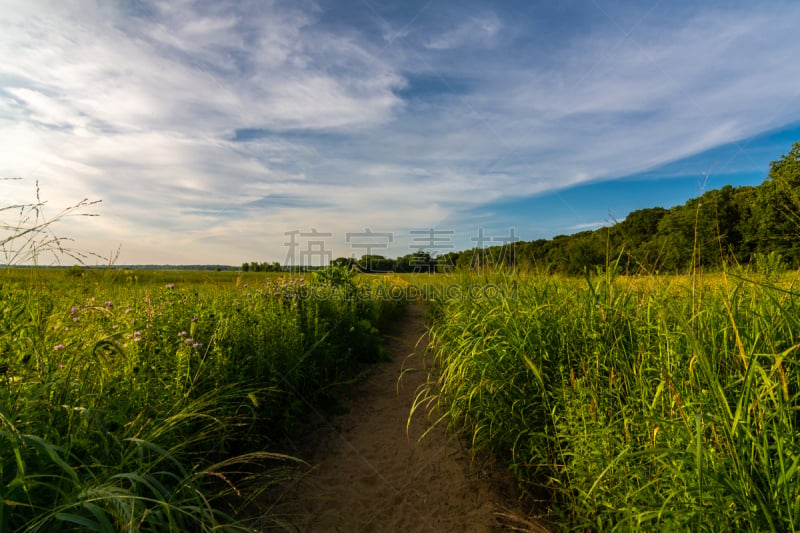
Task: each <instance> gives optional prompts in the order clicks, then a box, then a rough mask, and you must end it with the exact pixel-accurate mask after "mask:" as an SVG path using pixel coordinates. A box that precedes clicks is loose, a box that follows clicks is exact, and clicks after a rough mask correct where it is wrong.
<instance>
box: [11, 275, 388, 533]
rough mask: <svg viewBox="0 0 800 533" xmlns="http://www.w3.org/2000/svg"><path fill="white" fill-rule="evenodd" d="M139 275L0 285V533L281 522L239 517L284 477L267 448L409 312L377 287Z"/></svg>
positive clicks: (371, 356)
mask: <svg viewBox="0 0 800 533" xmlns="http://www.w3.org/2000/svg"><path fill="white" fill-rule="evenodd" d="M221 274H222V273H221ZM148 276H150V277H160V276H163V274H150V275H148V274H147V273H137V274H132V273H124V272H123V273H120V272H116V271H108V272H106V273H102V272H96V271H92V272H84V271H81V270H80V269H70V270H18V269H11V270H6V271H3V272H0V295H2V299H0V318H1V320H0V481H1V483H0V531H48V532H49V531H73V530H74V531H78V530H80V531H86V530H88V531H120V530H127V531H218V530H226V531H236V530H246V529H247V527H248V526H252V525H253V523H256V522H257V523H258V524H259V526H260V527H265V526H268V525H270V524H271V523H277V521H278V520H279V518H280V517H277V516H273V517H271V516H270V515H269V513H268V512H267V511H264V513H262V516H258V517H257V521H256V520H254V521H252V523H251V521H248V517H247V516H244V515H242V514H241V511H242V509H244V508H248V509H250V512H251V513H252V512H253V511H252V509H253V507H252V505H253V502H255V501H262V500H263V498H261V499H258V494H259V493H260V492H263V491H271V490H272V489H273V488H274V487H276V486H280V485H281V484H282V483H285V482H287V479H288V478H291V469H292V465H293V464H296V463H295V461H294V460H293V459H291V458H290V457H287V456H285V455H282V454H280V453H276V452H275V450H278V449H279V448H277V446H278V444H277V443H279V441H280V440H281V439H282V438H283V437H284V436H285V435H287V434H288V433H289V432H291V431H292V429H293V428H294V427H295V426H296V425H297V423H298V422H300V421H302V420H303V417H304V416H305V414H306V413H307V412H308V410H309V409H312V408H313V409H324V408H325V407H326V406H329V405H332V404H333V403H334V402H335V401H336V391H337V387H338V385H339V384H345V383H348V382H350V380H351V378H352V376H353V375H354V373H356V372H358V371H359V365H361V364H362V363H366V362H372V361H376V360H379V359H380V358H381V357H382V353H381V349H380V342H379V341H380V339H379V336H378V329H377V327H378V326H379V325H380V324H381V322H382V321H385V320H388V319H389V318H390V317H391V316H392V315H393V314H394V313H396V312H397V311H398V310H399V308H400V306H401V305H402V302H401V301H392V300H386V299H380V298H377V297H375V294H374V293H375V290H376V288H378V287H380V286H381V285H380V284H381V283H383V282H382V281H381V280H377V281H376V282H375V283H372V284H370V283H361V282H359V281H358V280H354V279H348V280H345V281H346V285H347V287H345V286H344V285H345V283H344V281H342V280H337V282H336V283H334V282H333V281H331V280H325V279H314V280H310V279H309V280H306V279H303V278H289V277H275V276H266V275H262V276H258V277H255V276H247V277H242V278H238V279H236V280H231V279H230V276H229V275H228V274H225V276H224V282H221V283H214V282H213V279H212V278H211V277H208V278H204V279H203V280H194V281H189V282H182V281H169V282H167V283H163V281H164V280H163V279H161V283H159V284H155V283H152V280H150V279H149V277H148ZM211 276H213V274H212V275H211ZM148 280H149V281H148ZM348 287H350V288H356V287H357V288H358V289H359V291H358V293H357V294H355V293H351V292H348V291H347V289H348ZM250 530H252V528H250Z"/></svg>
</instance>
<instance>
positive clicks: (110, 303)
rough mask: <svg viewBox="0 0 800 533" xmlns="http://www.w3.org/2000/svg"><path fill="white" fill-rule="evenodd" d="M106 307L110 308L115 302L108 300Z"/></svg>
mask: <svg viewBox="0 0 800 533" xmlns="http://www.w3.org/2000/svg"><path fill="white" fill-rule="evenodd" d="M106 307H108V308H111V307H114V302H106Z"/></svg>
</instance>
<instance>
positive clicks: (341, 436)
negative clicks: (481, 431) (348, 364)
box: [287, 305, 516, 532]
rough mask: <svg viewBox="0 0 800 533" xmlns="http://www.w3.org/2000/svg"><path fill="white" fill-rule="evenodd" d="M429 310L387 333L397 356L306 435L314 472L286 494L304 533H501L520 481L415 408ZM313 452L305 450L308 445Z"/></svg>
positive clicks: (414, 312)
mask: <svg viewBox="0 0 800 533" xmlns="http://www.w3.org/2000/svg"><path fill="white" fill-rule="evenodd" d="M426 344H427V341H426V338H425V324H424V308H423V306H422V305H410V306H409V309H408V311H407V315H406V316H405V317H403V318H400V319H398V321H397V323H396V324H395V326H394V328H392V329H391V330H390V331H389V332H388V334H387V335H386V337H385V341H384V346H385V348H386V349H387V351H388V352H389V353H390V355H391V357H392V360H391V362H387V363H381V364H378V365H376V366H375V368H374V373H373V374H372V375H371V376H370V377H369V378H368V379H367V380H366V381H365V382H364V383H363V384H361V385H360V386H358V388H357V390H356V391H354V393H353V396H352V398H351V399H350V400H349V401H348V402H347V403H346V406H347V408H348V409H349V412H348V413H347V414H346V415H342V416H337V417H334V419H333V420H332V422H325V423H320V425H319V426H318V427H317V428H316V429H315V430H313V431H312V432H310V433H309V434H308V435H307V436H306V437H304V438H303V441H304V444H303V445H301V446H300V449H299V450H298V451H297V453H298V455H299V456H300V457H302V458H303V459H305V460H307V461H308V462H309V463H310V464H311V465H313V469H312V470H311V471H310V472H309V474H308V475H307V476H306V478H305V479H304V481H303V482H302V483H301V484H300V485H298V487H297V488H296V490H294V491H293V493H292V494H291V495H289V497H288V498H287V499H288V500H289V501H292V502H293V503H292V505H291V507H292V510H291V514H292V515H293V516H292V517H291V518H290V521H291V523H292V524H294V526H295V527H296V528H297V530H299V531H344V532H356V531H358V532H372V531H375V532H377V531H381V532H382V531H404V532H414V531H495V530H499V529H501V528H502V525H501V521H500V519H498V517H497V516H496V512H498V511H503V510H508V509H509V508H510V507H514V506H515V504H516V498H515V489H514V483H513V481H512V479H511V477H510V475H509V474H508V472H506V471H504V470H503V469H501V468H498V467H494V466H492V465H491V464H487V463H483V464H478V463H477V462H473V463H472V464H471V461H470V459H469V455H468V453H466V452H465V451H464V450H463V449H462V447H461V446H460V445H459V442H458V440H457V439H454V438H448V437H446V436H445V433H444V428H443V427H437V428H435V429H434V430H433V431H431V432H430V433H429V434H428V435H427V436H426V437H425V439H424V440H422V442H421V443H420V444H419V445H416V444H417V439H418V437H419V436H420V435H422V433H423V432H424V431H425V429H426V421H425V415H424V414H420V415H415V416H414V418H413V419H412V422H411V426H410V433H409V434H408V435H407V434H406V423H407V420H408V414H409V411H410V408H411V405H412V402H413V400H414V396H415V393H416V390H417V387H418V386H419V385H420V384H421V383H423V382H424V380H425V378H426V373H425V372H411V373H406V374H405V375H404V377H403V379H402V380H401V381H400V382H399V384H398V377H399V376H400V373H401V370H402V368H420V367H421V366H422V364H423V360H422V357H421V355H422V354H423V353H424V351H425V348H426ZM304 448H305V449H304Z"/></svg>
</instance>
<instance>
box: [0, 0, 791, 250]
mask: <svg viewBox="0 0 800 533" xmlns="http://www.w3.org/2000/svg"><path fill="white" fill-rule="evenodd" d="M2 4H3V7H2V9H0V35H1V36H2V37H0V57H3V58H4V60H3V61H2V62H0V145H1V146H3V147H4V150H3V155H2V157H0V175H2V176H21V177H24V178H27V182H25V184H24V185H23V184H20V183H19V182H13V183H12V182H6V183H3V184H2V187H3V193H2V196H0V197H1V198H8V199H9V200H11V199H14V200H19V199H21V197H23V196H24V195H25V194H28V193H29V191H30V190H31V188H32V181H33V180H34V179H40V181H41V182H42V185H43V192H44V194H45V195H47V194H50V195H52V196H51V198H53V201H59V202H65V203H66V202H71V201H73V200H75V199H80V198H83V197H86V196H89V197H93V198H103V200H104V204H103V205H104V208H103V209H104V210H103V212H102V216H101V217H99V218H98V219H93V220H91V224H90V225H89V226H87V228H86V229H85V230H83V231H84V232H85V233H83V234H85V235H87V236H88V237H87V238H90V240H91V242H93V243H96V244H97V245H98V246H100V248H101V249H107V248H110V247H111V246H110V245H109V243H112V242H120V243H123V244H124V248H123V250H125V251H124V253H125V254H130V255H123V257H122V260H123V261H126V262H139V261H143V262H148V261H153V262H164V261H173V262H180V261H188V262H203V261H208V262H217V261H215V260H214V259H213V258H214V257H215V254H224V255H225V257H226V258H230V259H226V260H227V261H229V262H233V263H235V262H237V261H240V260H243V259H245V258H248V257H254V256H256V255H257V256H259V257H260V256H264V257H267V256H269V257H270V258H271V259H280V258H279V257H277V256H279V255H281V254H282V253H283V252H284V251H285V249H284V248H283V246H282V239H283V238H284V237H283V235H282V232H283V231H287V230H291V229H300V228H308V227H311V226H310V225H311V224H316V225H317V227H320V228H331V230H332V231H335V232H336V233H337V234H340V235H343V234H344V233H345V232H347V231H354V230H358V229H359V228H361V229H363V228H364V227H372V228H374V229H375V230H376V231H379V230H381V229H383V230H386V228H395V229H397V231H401V230H400V229H398V228H408V227H411V226H416V227H424V226H434V225H436V224H438V223H441V222H442V221H449V223H455V219H454V216H456V214H457V213H460V212H465V210H466V209H468V208H470V207H475V206H480V205H484V204H488V203H491V202H495V201H500V200H504V199H508V198H512V197H518V196H520V195H530V194H538V193H542V192H546V191H550V190H553V189H558V188H564V187H567V186H571V185H575V184H580V183H586V182H591V181H598V180H603V179H610V178H615V177H619V176H624V175H628V174H632V173H636V172H641V171H643V170H646V169H649V168H654V167H657V166H659V165H662V164H664V163H668V162H670V161H675V160H677V159H680V158H683V157H686V156H689V155H692V154H696V153H698V152H701V151H703V150H706V149H709V148H713V147H715V146H719V145H720V144H724V143H729V142H735V141H739V140H741V139H744V138H747V137H751V136H753V135H756V134H758V133H761V132H764V131H768V130H771V129H775V128H779V127H781V126H784V125H786V124H790V123H793V122H798V121H800V89H799V88H800V64H798V63H797V61H796V60H795V57H796V56H797V54H798V52H800V45H796V44H794V42H793V41H791V40H787V39H785V38H783V37H782V36H783V35H792V34H793V33H794V24H793V22H794V21H795V20H798V19H800V6H798V5H795V4H792V3H786V4H781V5H778V4H775V5H768V6H764V5H760V6H758V7H755V6H750V5H747V4H744V5H739V6H736V7H731V8H729V7H727V6H723V7H714V6H710V5H709V6H700V7H696V6H695V7H691V6H688V4H687V6H684V7H685V8H686V9H684V10H682V11H680V14H679V15H672V14H671V13H672V12H671V11H669V10H668V8H667V7H659V8H658V9H656V10H655V11H654V12H652V13H648V12H647V10H643V11H642V12H641V13H638V14H636V16H633V15H631V16H629V17H626V18H625V19H624V20H623V19H621V20H619V21H615V20H614V19H613V16H614V12H613V11H612V10H608V11H607V12H606V13H602V12H598V11H596V10H595V11H593V12H592V14H593V15H596V17H595V19H596V20H595V19H592V20H593V22H592V23H591V24H589V23H585V21H584V23H581V24H577V23H574V22H575V21H573V20H572V19H570V17H575V18H576V19H577V18H579V17H583V16H585V15H586V13H583V12H578V11H574V12H573V11H570V10H569V9H567V8H565V9H562V10H561V11H560V12H557V13H556V14H555V15H553V14H549V15H547V16H551V17H555V18H552V19H549V18H546V17H545V18H544V19H540V18H535V17H533V18H532V16H529V14H528V13H527V9H526V8H525V6H518V5H512V4H509V5H508V6H493V7H492V9H488V8H485V7H480V8H467V7H463V6H462V5H461V4H458V5H455V4H453V5H449V4H447V5H446V6H445V9H443V10H440V11H436V9H437V6H436V5H433V6H431V7H430V8H427V9H423V8H425V7H426V6H425V5H422V6H415V7H413V8H409V9H410V10H409V11H407V12H402V13H401V14H400V15H397V14H385V13H383V12H372V11H369V10H368V9H367V7H365V6H359V7H357V8H354V7H353V6H348V7H342V6H338V5H336V4H335V3H320V4H313V3H311V2H300V3H296V4H280V3H271V2H260V3H252V4H251V3H238V2H220V3H212V4H206V3H196V2H191V1H182V2H169V3H152V4H151V3H148V2H143V3H138V4H107V3H98V4H95V5H92V6H89V5H88V4H86V3H83V2H58V3H55V2H54V3H44V4H42V3H33V2H23V1H19V2H13V1H10V0H3V1H2ZM348 9H349V10H353V11H352V13H345V15H350V14H352V15H353V17H352V19H353V20H359V21H361V22H362V23H363V22H364V21H371V22H370V23H371V24H374V25H375V28H368V27H359V26H347V24H346V22H345V23H343V22H337V24H332V23H331V22H330V18H331V16H332V15H333V14H336V13H334V12H336V11H337V10H345V11H346V10H348ZM355 10H366V11H365V12H364V13H361V12H356V11H355ZM556 11H557V10H556ZM590 11H591V9H590ZM537 13H538V12H537ZM608 13H611V16H610V17H609V16H606V15H607V14H608ZM355 15H360V16H358V17H356V16H355ZM339 16H340V18H341V19H343V20H347V19H348V18H349V17H348V16H342V14H341V13H339ZM538 16H539V15H538V14H537V15H536V17H538ZM609 18H610V19H611V20H608V19H609ZM337 20H338V19H337ZM597 20H599V21H600V22H597ZM372 29H374V30H375V31H374V32H371V30H372ZM540 34H541V37H540V36H539V35H540ZM572 229H579V228H578V226H575V227H573V228H572ZM199 242H202V243H205V244H204V245H203V246H202V247H201V249H198V246H197V243H199ZM248 243H250V244H251V245H252V246H251V245H249V244H248ZM128 250H129V251H128ZM167 250H168V251H169V253H170V254H172V255H170V256H169V257H171V258H174V259H170V258H165V259H163V260H160V259H158V258H159V257H160V255H159V254H164V253H165V251H167ZM251 250H252V251H251ZM192 257H193V258H195V259H192V260H190V259H187V258H192Z"/></svg>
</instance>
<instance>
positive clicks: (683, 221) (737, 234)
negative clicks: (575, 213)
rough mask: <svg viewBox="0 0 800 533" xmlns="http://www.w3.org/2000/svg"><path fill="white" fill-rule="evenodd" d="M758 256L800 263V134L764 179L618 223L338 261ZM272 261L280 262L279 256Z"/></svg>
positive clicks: (437, 267) (670, 260) (715, 265)
mask: <svg viewBox="0 0 800 533" xmlns="http://www.w3.org/2000/svg"><path fill="white" fill-rule="evenodd" d="M755 260H768V261H769V262H770V263H772V264H773V267H776V266H780V267H783V268H791V269H796V268H798V267H800V141H798V142H796V143H795V144H794V145H793V146H792V148H791V150H790V151H789V153H788V154H786V155H784V156H783V157H781V159H779V160H778V161H773V162H772V163H770V167H769V173H768V175H767V177H766V179H765V180H764V182H763V183H762V184H761V185H759V186H757V187H732V186H730V185H728V186H725V187H723V188H722V189H716V190H712V191H708V192H706V193H704V194H703V195H702V196H699V197H697V198H693V199H691V200H689V201H688V202H686V203H685V204H683V205H679V206H675V207H672V208H670V209H664V208H662V207H653V208H648V209H640V210H638V211H633V212H632V213H630V214H629V215H628V216H627V217H626V218H625V219H624V220H622V221H620V222H617V223H616V224H614V225H613V226H609V227H603V228H600V229H597V230H594V231H583V232H580V233H575V234H572V235H558V236H556V237H553V238H552V239H539V240H536V241H530V242H517V243H514V244H513V245H506V246H497V247H491V248H485V249H472V250H466V251H462V252H451V253H448V254H442V255H439V256H438V257H432V256H431V255H430V254H429V253H427V252H415V253H413V254H409V255H405V256H403V257H399V258H397V259H388V258H385V257H382V256H380V255H369V256H363V257H362V258H361V259H360V260H359V261H355V260H353V259H350V258H338V259H335V260H334V261H332V262H331V263H332V264H334V265H337V266H351V267H356V268H359V269H361V270H364V271H371V272H387V271H394V272H414V271H418V272H419V271H423V272H425V271H427V272H434V271H439V272H441V271H446V270H452V269H456V270H458V269H482V268H491V267H494V268H496V267H499V266H507V265H514V266H517V267H521V268H532V269H535V270H537V271H542V272H559V273H566V274H580V273H583V272H586V271H590V272H592V271H594V270H596V269H597V268H604V267H605V266H606V265H607V264H608V263H609V262H613V261H618V270H619V271H621V272H628V273H641V272H647V273H655V272H661V273H680V272H686V271H687V270H688V269H690V268H692V267H693V266H698V267H703V268H705V269H710V270H714V269H719V268H722V266H723V265H735V264H749V263H751V262H753V261H755ZM253 266H256V264H249V265H247V266H244V265H243V267H244V268H243V270H254V268H252V267H253ZM261 266H262V268H263V267H267V266H268V265H266V264H263V265H261ZM248 267H249V268H248ZM269 267H271V268H269V269H270V270H272V269H276V270H277V269H280V266H279V265H278V264H272V265H269ZM259 270H260V269H259Z"/></svg>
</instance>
